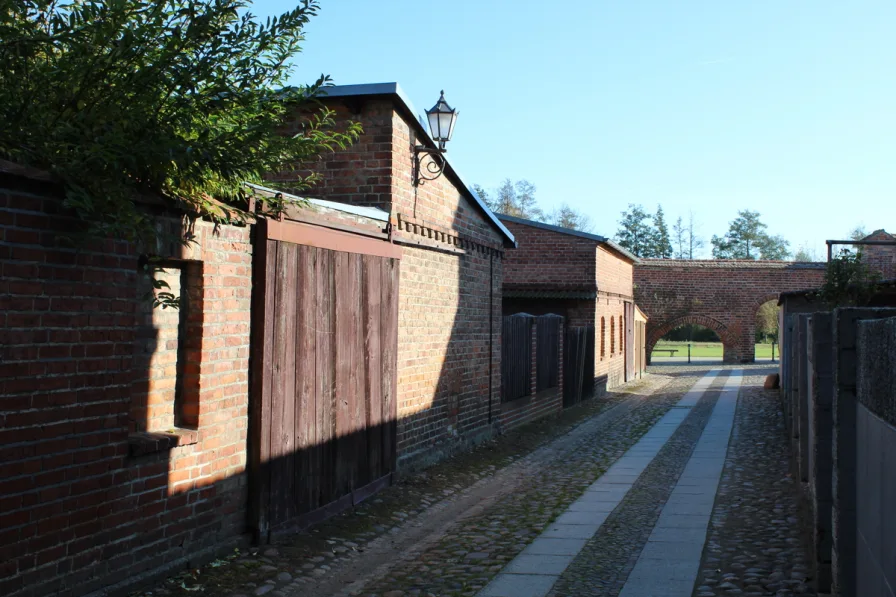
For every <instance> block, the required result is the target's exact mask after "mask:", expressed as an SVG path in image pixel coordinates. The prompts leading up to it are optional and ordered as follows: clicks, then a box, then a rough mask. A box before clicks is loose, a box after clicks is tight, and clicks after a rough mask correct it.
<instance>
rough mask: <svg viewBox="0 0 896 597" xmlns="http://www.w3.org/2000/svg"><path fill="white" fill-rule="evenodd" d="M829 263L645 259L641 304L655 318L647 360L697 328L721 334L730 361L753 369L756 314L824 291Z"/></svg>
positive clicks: (639, 279) (638, 268)
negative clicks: (663, 344)
mask: <svg viewBox="0 0 896 597" xmlns="http://www.w3.org/2000/svg"><path fill="white" fill-rule="evenodd" d="M824 269H825V265H824V264H823V263H795V262H788V261H751V260H677V259H643V260H641V262H640V263H639V264H637V265H635V274H634V277H635V299H636V302H637V303H638V306H639V307H641V309H642V310H643V311H644V313H645V314H646V315H647V316H648V317H649V318H650V319H649V320H648V322H647V354H648V355H649V354H650V351H651V350H653V347H654V346H655V345H656V343H657V341H658V340H659V339H660V338H662V337H663V336H664V335H665V334H666V333H668V332H669V331H671V330H673V329H675V328H677V327H679V326H682V325H685V324H697V325H702V326H704V327H707V328H709V329H711V330H713V331H714V332H716V333H717V334H718V335H719V337H720V338H721V339H722V343H723V344H724V347H725V348H724V360H725V362H730V363H750V362H753V360H754V354H755V348H754V344H755V330H756V312H757V311H758V309H759V307H760V306H761V305H762V304H763V303H765V302H767V301H770V300H777V299H778V296H779V295H780V294H781V293H782V292H789V291H793V290H808V289H812V288H818V287H819V286H821V284H822V283H823V281H824Z"/></svg>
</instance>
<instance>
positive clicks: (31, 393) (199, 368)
mask: <svg viewBox="0 0 896 597" xmlns="http://www.w3.org/2000/svg"><path fill="white" fill-rule="evenodd" d="M75 229H76V224H75V222H74V221H73V220H72V219H70V218H68V217H67V216H66V215H65V213H64V212H63V210H62V208H61V203H60V201H59V199H58V195H57V193H56V191H55V190H54V189H52V188H49V187H45V186H39V185H37V184H36V183H32V182H27V181H25V180H24V179H19V178H12V177H8V176H7V177H4V178H3V179H2V180H0V235H2V236H0V266H2V281H0V297H2V301H0V302H2V310H0V321H2V326H0V345H2V364H0V369H2V376H0V405H2V406H0V409H2V410H0V420H2V431H0V452H2V456H0V462H2V464H0V469H2V473H0V496H2V498H0V500H2V508H0V512H2V515H0V517H2V522H0V562H2V563H0V594H3V595H9V596H13V595H14V596H25V595H28V596H30V595H49V594H54V595H55V594H60V595H63V594H65V595H69V594H71V595H78V594H83V593H86V592H89V591H92V590H97V589H100V588H102V587H107V586H109V585H114V584H115V583H118V582H125V583H126V582H129V581H132V580H134V579H135V578H137V576H138V575H140V574H143V573H152V572H159V571H161V570H163V569H164V568H165V567H171V566H178V565H179V566H183V565H185V564H186V562H187V561H192V562H193V563H196V562H197V561H199V560H201V559H202V558H203V557H211V556H212V555H213V552H214V551H216V550H217V549H219V548H225V547H228V546H230V545H232V543H233V542H234V541H236V540H239V538H240V535H241V533H242V531H243V527H244V510H243V508H244V504H245V498H246V488H245V481H244V477H243V471H244V468H245V462H246V454H245V449H246V414H247V411H246V406H247V397H248V387H247V374H246V371H247V366H248V353H249V293H250V275H249V274H250V272H249V267H250V257H251V253H250V251H251V247H250V244H249V231H248V229H241V228H232V227H222V228H221V229H220V230H219V232H218V233H215V232H214V231H213V228H212V226H210V225H208V224H204V223H198V224H197V225H196V230H195V233H196V236H197V240H198V246H195V247H194V248H193V249H192V250H190V251H187V252H186V253H187V254H185V255H172V256H174V257H184V258H191V259H196V260H200V261H201V262H202V280H201V282H202V285H201V293H200V294H199V296H198V297H196V301H194V303H197V304H198V306H199V307H201V308H196V309H194V310H192V311H191V313H190V317H191V318H192V319H193V322H192V324H193V325H194V328H195V329H199V330H201V333H200V334H199V335H198V337H195V338H193V339H192V342H193V343H194V344H193V347H194V350H195V352H197V353H199V354H200V355H201V357H202V361H201V363H198V362H195V361H192V362H187V363H185V365H186V369H185V372H186V378H187V379H189V376H190V375H193V376H195V380H196V381H197V382H198V383H196V384H193V385H194V387H195V397H194V398H195V401H196V402H195V404H197V405H198V411H197V412H195V413H194V414H195V418H194V421H195V423H196V426H195V429H194V430H188V429H185V430H183V431H182V432H181V435H180V442H181V443H182V444H185V445H180V446H178V447H174V448H172V449H168V450H161V451H149V452H147V453H145V454H143V455H140V456H132V455H131V452H130V450H131V449H132V446H133V447H137V446H141V447H142V448H143V449H144V450H145V449H147V447H148V446H147V444H146V443H145V442H144V443H137V444H132V443H131V442H129V432H130V427H131V425H130V422H129V419H130V418H131V416H132V415H131V413H132V408H131V406H132V402H134V401H135V400H137V401H139V400H140V399H141V396H140V395H139V392H137V393H136V394H135V391H136V389H135V388H136V387H137V386H139V385H140V383H139V380H140V379H141V378H146V377H147V375H146V372H145V367H146V363H145V362H143V363H142V364H141V365H140V366H139V367H138V366H137V362H138V359H135V341H136V339H137V334H136V330H137V325H136V324H137V321H136V314H137V288H138V285H137V279H136V274H137V266H138V262H137V255H136V252H135V250H134V248H133V247H131V246H129V245H127V244H125V243H121V242H118V243H115V242H97V243H91V244H90V245H87V246H82V247H80V248H79V249H78V250H74V249H72V248H70V245H68V244H66V242H65V241H64V240H63V239H62V237H63V236H64V235H68V234H71V233H72V231H73V230H75ZM163 352H164V351H163ZM144 361H145V359H144ZM141 368H143V369H144V370H143V371H140V370H138V369H141ZM164 369H165V368H164V367H161V368H159V369H156V368H155V367H154V368H153V370H152V372H151V376H150V379H148V380H146V381H144V382H143V385H144V387H146V386H147V384H150V385H152V384H154V383H156V382H159V383H160V384H161V385H165V384H166V383H168V382H167V381H165V380H167V379H168V376H169V373H170V372H167V371H165V370H164ZM142 399H143V400H146V394H145V393H144V395H143V396H142ZM188 399H189V396H188ZM138 412H139V409H138ZM144 424H145V422H144ZM159 424H161V423H159ZM132 437H136V436H132ZM187 444H188V445H187Z"/></svg>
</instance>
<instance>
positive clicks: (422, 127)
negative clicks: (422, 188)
mask: <svg viewBox="0 0 896 597" xmlns="http://www.w3.org/2000/svg"><path fill="white" fill-rule="evenodd" d="M377 96H379V97H391V98H393V99H394V100H396V102H395V103H396V106H397V108H398V109H399V111H400V112H402V113H403V115H404V116H406V117H408V120H409V122H412V123H413V124H414V126H415V128H416V129H417V134H418V138H419V140H420V141H421V142H422V143H423V144H424V145H429V146H431V147H433V148H435V147H438V144H436V142H435V141H433V140H432V137H431V136H430V134H429V130H428V128H427V124H426V121H425V120H424V119H423V117H422V116H421V115H420V114H421V113H420V112H418V111H417V109H416V108H415V107H414V104H413V103H411V100H410V98H408V96H407V94H406V93H405V92H404V90H403V89H402V88H401V86H400V85H399V84H398V83H365V84H361V85H336V86H334V87H327V88H325V89H324V90H323V91H322V92H321V97H320V99H327V98H340V97H341V98H351V97H377ZM444 173H445V175H446V176H447V177H448V178H450V179H451V180H452V181H453V182H454V184H455V186H456V187H457V188H458V189H460V190H461V191H463V192H464V193H465V194H466V196H467V198H468V199H470V200H472V201H473V204H474V205H475V206H476V207H477V208H478V209H479V210H480V212H481V213H482V214H483V215H484V216H485V217H486V219H487V220H488V222H489V223H490V224H492V226H493V227H494V228H495V229H496V230H497V231H498V233H499V234H500V235H501V237H502V239H503V241H504V246H505V247H516V239H515V238H514V237H513V234H512V233H511V232H510V230H508V229H507V227H506V226H505V225H504V224H503V223H501V220H499V219H498V217H497V216H496V215H495V213H494V212H493V211H492V210H491V209H490V208H489V207H488V205H486V204H485V201H483V200H482V198H481V197H479V195H478V194H477V193H476V191H474V190H473V189H472V188H471V187H470V186H469V185H468V184H467V183H465V182H464V180H463V178H461V176H460V174H459V173H458V172H457V168H455V167H454V166H452V165H451V162H450V161H448V159H447V157H446V159H445V168H444Z"/></svg>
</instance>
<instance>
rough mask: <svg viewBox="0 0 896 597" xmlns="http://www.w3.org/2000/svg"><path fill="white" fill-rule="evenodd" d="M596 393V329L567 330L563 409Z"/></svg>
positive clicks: (573, 328)
mask: <svg viewBox="0 0 896 597" xmlns="http://www.w3.org/2000/svg"><path fill="white" fill-rule="evenodd" d="M593 391H594V327H593V326H586V327H571V328H568V329H567V330H566V344H565V345H564V347H563V407H564V408H568V407H570V406H574V405H576V404H578V403H579V402H581V401H582V400H583V399H585V398H588V397H590V396H591V394H592V393H593Z"/></svg>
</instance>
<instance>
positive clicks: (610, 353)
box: [594, 245, 633, 388]
mask: <svg viewBox="0 0 896 597" xmlns="http://www.w3.org/2000/svg"><path fill="white" fill-rule="evenodd" d="M632 286H633V266H632V262H631V261H630V260H628V259H626V258H624V257H622V256H621V255H619V254H618V253H616V251H613V250H612V249H610V248H608V247H607V246H606V245H601V246H599V247H598V248H597V288H598V297H597V301H596V314H595V321H596V322H597V326H596V330H595V331H596V333H598V334H600V322H601V319H603V320H604V321H605V322H606V323H605V330H606V334H607V338H606V340H605V341H604V345H605V354H604V356H603V358H601V356H600V338H599V337H598V338H597V340H596V343H595V346H596V350H595V351H594V353H595V356H594V358H595V363H594V375H595V376H597V377H601V376H603V375H606V376H607V388H613V387H616V386H618V385H621V384H623V383H625V333H624V330H625V303H626V302H631V300H632ZM611 321H612V322H613V324H614V325H611V323H610V322H611ZM611 328H612V330H613V337H612V338H610V334H611ZM612 348H615V350H612Z"/></svg>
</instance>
